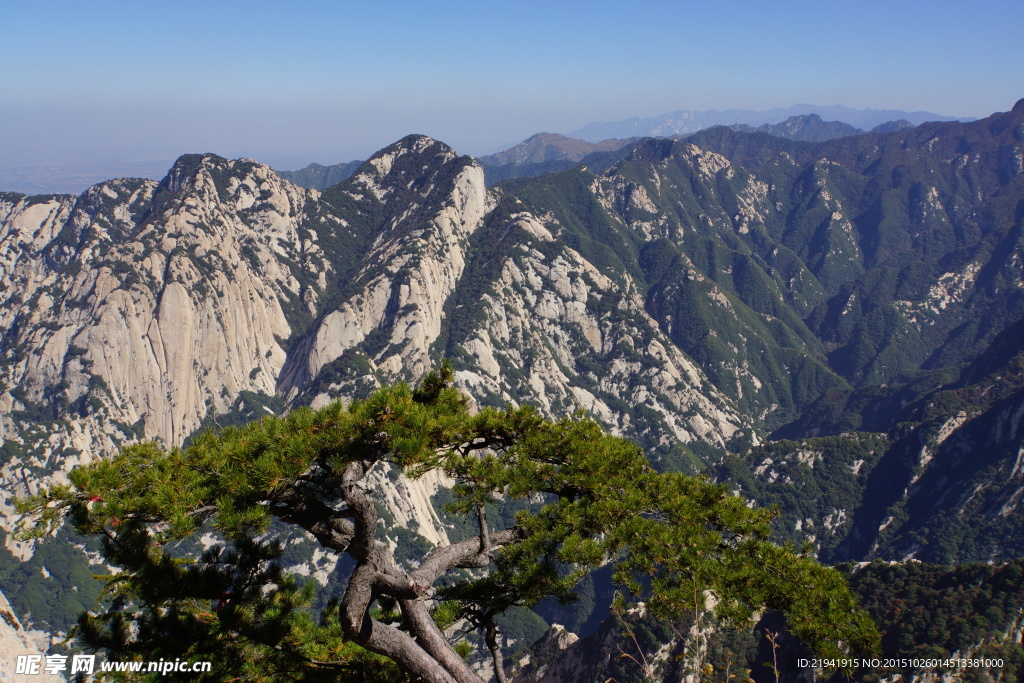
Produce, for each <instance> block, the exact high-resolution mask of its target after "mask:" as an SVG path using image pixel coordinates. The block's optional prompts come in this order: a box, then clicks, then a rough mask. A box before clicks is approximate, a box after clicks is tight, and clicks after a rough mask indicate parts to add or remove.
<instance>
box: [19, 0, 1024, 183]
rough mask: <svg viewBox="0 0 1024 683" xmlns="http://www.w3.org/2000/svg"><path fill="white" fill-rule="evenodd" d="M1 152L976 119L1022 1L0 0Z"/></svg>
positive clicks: (1022, 61) (995, 93) (314, 152)
mask: <svg viewBox="0 0 1024 683" xmlns="http://www.w3.org/2000/svg"><path fill="white" fill-rule="evenodd" d="M3 18H4V24H5V27H6V29H5V32H4V33H5V38H4V41H3V43H2V44H0V67H2V68H0V92H2V93H3V95H2V96H0V117H2V118H0V150H3V151H2V152H0V157H6V158H5V159H4V158H0V162H4V163H7V164H8V165H11V164H12V163H21V162H25V163H29V162H31V163H47V162H51V161H52V162H58V161H68V160H76V159H95V158H103V159H108V160H110V161H111V162H117V161H118V160H122V161H140V160H145V159H172V158H174V157H176V156H177V155H179V154H182V153H185V152H199V151H214V152H218V153H220V154H224V155H226V156H232V157H235V156H251V157H255V158H257V159H259V160H261V161H266V162H268V163H271V164H273V165H276V166H277V167H279V168H289V167H298V166H301V165H304V164H305V163H307V162H309V161H320V162H322V163H335V162H339V161H344V160H349V159H352V158H361V157H365V156H366V155H368V154H370V153H372V152H373V151H374V150H376V149H378V148H380V147H382V146H384V145H386V144H388V143H390V142H392V141H394V140H395V139H397V138H399V137H401V136H403V135H405V134H407V133H410V132H419V133H426V134H428V135H432V136H434V137H437V138H439V139H442V140H444V141H446V142H448V143H449V144H452V145H453V146H455V147H456V149H458V150H459V151H460V152H464V153H484V152H488V151H494V150H496V149H499V148H502V147H505V146H508V145H509V144H512V143H515V142H517V141H519V140H522V139H523V138H525V137H527V136H529V135H531V134H532V133H536V132H540V131H553V132H566V131H569V130H572V129H575V128H578V127H580V126H582V125H584V124H586V123H588V122H590V121H594V120H615V119H620V118H626V117H629V116H653V115H657V114H661V113H665V112H668V111H672V110H677V109H712V108H716V109H725V108H749V109H768V108H772V107H779V106H788V105H791V104H795V103H799V102H809V103H813V104H844V105H847V106H851V107H858V108H863V107H872V108H887V109H888V108H892V109H905V110H928V111H932V112H936V113H940V114H948V115H953V116H975V117H982V116H985V115H987V114H989V113H991V112H993V111H1004V110H1007V109H1009V108H1010V107H1011V106H1012V105H1013V103H1014V101H1016V100H1017V99H1019V98H1021V97H1024V41H1022V40H1021V39H1020V27H1021V26H1024V3H1022V2H1020V1H1019V0H999V1H994V0H978V1H976V2H973V3H971V4H969V5H968V4H965V3H962V2H946V1H944V0H931V1H928V2H924V1H919V0H910V1H905V2H899V1H898V0H892V1H891V2H886V3H883V2H858V3H852V2H836V1H829V0H818V1H817V2H778V1H777V2H774V3H769V2H753V1H746V0H735V1H730V0H719V1H717V2H685V1H681V2H632V3H626V2H587V3H576V2H563V3H557V4H553V5H552V4H549V3H540V2H531V1H523V0H520V1H518V2H498V1H492V2H488V1H486V0H478V1H477V2H431V3H427V2H422V3H415V2H375V3H368V2H359V3H354V2H292V3H288V4H287V5H285V4H284V3H279V2H259V1H253V0H250V1H248V2H232V1H222V2H204V3H200V2H191V1H188V0H186V1H178V2H168V3H155V2H138V1H137V0H136V1H135V2H103V1H102V0H96V1H94V2H87V3H85V2H80V1H77V0H76V1H75V2H56V1H46V0H35V1H33V2H22V1H21V0H4V3H3Z"/></svg>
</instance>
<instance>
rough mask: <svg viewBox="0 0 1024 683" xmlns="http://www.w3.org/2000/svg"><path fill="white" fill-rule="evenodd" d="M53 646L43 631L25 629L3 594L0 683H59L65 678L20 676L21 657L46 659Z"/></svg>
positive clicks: (0, 634) (0, 606) (43, 673)
mask: <svg viewBox="0 0 1024 683" xmlns="http://www.w3.org/2000/svg"><path fill="white" fill-rule="evenodd" d="M49 645H50V637H49V636H48V635H47V634H45V633H43V632H42V631H32V630H29V629H26V628H25V627H24V626H22V624H21V622H20V621H19V620H18V617H16V616H15V615H14V611H13V610H12V609H11V605H10V603H8V602H7V598H5V597H4V594H3V593H0V683H18V682H21V681H27V680H32V681H41V682H45V683H55V682H56V681H63V680H65V678H64V677H63V676H59V675H57V674H50V673H46V672H45V671H42V667H40V670H41V672H40V673H39V674H36V675H33V676H27V675H24V674H18V673H16V666H17V662H18V657H24V656H32V655H34V656H37V657H38V656H42V657H44V659H43V660H41V663H42V664H45V662H46V660H45V656H46V652H47V649H48V648H49Z"/></svg>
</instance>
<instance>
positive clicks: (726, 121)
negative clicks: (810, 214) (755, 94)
mask: <svg viewBox="0 0 1024 683" xmlns="http://www.w3.org/2000/svg"><path fill="white" fill-rule="evenodd" d="M808 114H817V115H818V116H820V117H822V118H823V119H826V120H833V121H841V122H843V123H846V124H849V125H851V126H854V127H855V128H861V129H863V130H871V129H872V128H874V127H876V126H879V125H881V124H884V123H887V122H889V121H896V120H899V119H903V120H906V121H908V122H909V123H911V124H912V125H915V126H916V125H918V124H921V123H924V122H926V121H972V120H973V119H971V118H969V117H968V118H957V117H953V116H943V115H941V114H933V113H932V112H927V111H914V112H908V111H900V110H898V109H852V108H850V107H844V106H842V105H831V106H820V105H813V104H794V105H793V106H792V107H786V108H778V109H768V110H766V111H755V110H752V109H724V110H722V111H719V110H717V109H710V110H708V111H688V110H681V111H673V112H669V113H668V114H662V115H661V116H653V117H650V118H640V117H632V118H628V119H623V120H621V121H610V122H609V121H595V122H593V123H588V124H587V125H585V126H583V127H582V128H578V129H577V130H574V131H571V132H570V133H568V135H569V136H571V137H574V138H580V139H582V140H589V141H594V140H605V139H608V138H632V137H669V136H671V135H685V134H686V133H696V132H697V131H699V130H703V129H704V128H710V127H712V126H731V125H734V124H744V125H748V126H762V125H764V124H766V123H767V124H773V123H781V122H783V121H785V120H786V119H789V118H791V117H793V116H806V115H808Z"/></svg>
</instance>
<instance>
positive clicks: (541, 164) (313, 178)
mask: <svg viewBox="0 0 1024 683" xmlns="http://www.w3.org/2000/svg"><path fill="white" fill-rule="evenodd" d="M730 127H731V128H732V129H733V130H736V131H741V132H744V133H766V134H768V135H771V136H773V137H779V138H786V139H787V140H797V141H801V142H824V141H826V140H833V139H836V138H842V137H849V136H851V135H862V134H864V133H865V132H866V131H864V130H861V129H860V128H856V127H854V126H851V125H850V124H848V123H843V122H842V121H825V120H823V119H822V118H821V117H820V116H819V115H817V114H802V115H799V116H791V117H789V118H788V119H786V120H785V121H782V122H780V123H765V124H762V125H761V126H758V127H756V128H755V127H754V126H750V125H748V124H745V123H736V124H732V125H731V126H730ZM911 127H913V124H912V123H910V122H909V121H907V120H906V119H898V120H894V121H887V122H885V123H883V124H880V125H878V126H876V127H875V128H873V129H872V130H871V132H873V133H885V132H890V131H895V130H902V129H903V128H911ZM688 135H692V133H687V134H673V135H670V136H668V137H671V138H673V139H681V138H684V137H687V136H688ZM642 139H643V138H639V137H637V138H625V139H620V138H611V139H608V140H599V141H597V142H589V141H587V140H581V139H579V138H571V137H568V136H566V135H559V134H558V133H537V134H536V135H532V136H530V137H529V138H527V139H526V140H524V141H522V142H520V143H519V144H517V145H513V146H512V147H509V148H508V149H506V150H504V151H502V152H498V153H496V154H488V155H486V156H481V157H477V161H478V162H480V165H481V166H483V168H484V176H485V178H486V181H487V184H488V185H494V184H496V183H499V182H502V181H503V180H509V179H511V178H524V177H526V178H535V177H537V176H542V175H547V174H548V173H557V172H559V171H565V170H568V169H570V168H572V167H573V166H576V165H577V164H579V163H582V164H583V165H584V166H585V167H587V168H588V169H590V170H591V171H594V172H600V171H602V170H604V169H607V168H610V167H611V166H612V165H613V164H615V163H616V162H618V161H621V160H622V159H624V158H625V157H626V155H627V154H628V153H629V151H630V150H631V149H633V148H634V147H635V146H636V145H637V144H638V143H639V142H640V141H641V140H642ZM361 163H362V162H361V161H350V162H347V163H341V164H334V165H331V166H322V165H320V164H310V165H309V166H306V167H305V168H303V169H300V170H298V171H278V172H277V173H278V175H280V176H281V177H282V178H284V179H285V180H288V181H291V182H293V183H295V184H296V185H301V186H302V187H308V188H311V189H314V190H323V189H326V188H328V187H331V186H332V185H336V184H337V183H339V182H341V181H342V180H344V179H346V178H348V177H349V176H351V175H352V174H353V173H355V172H356V170H357V169H358V168H359V165H360V164H361Z"/></svg>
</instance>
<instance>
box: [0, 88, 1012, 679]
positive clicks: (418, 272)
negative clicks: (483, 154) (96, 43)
mask: <svg viewBox="0 0 1024 683" xmlns="http://www.w3.org/2000/svg"><path fill="white" fill-rule="evenodd" d="M889 116H891V118H889ZM913 122H914V119H913V118H910V117H909V116H908V115H907V114H906V113H905V112H892V113H891V114H887V118H886V120H885V121H881V122H880V123H877V124H875V125H874V126H872V128H875V132H871V133H859V134H854V133H857V131H856V130H854V131H853V133H851V130H850V129H851V128H853V127H854V124H852V123H845V122H838V123H837V122H836V121H834V120H832V121H829V120H825V118H824V115H819V116H811V115H809V114H796V115H794V116H790V117H788V118H784V119H782V120H781V121H779V122H775V123H764V122H762V123H757V124H756V125H755V124H753V123H737V122H735V121H734V122H732V123H730V125H729V126H716V127H712V128H710V129H706V130H703V131H701V132H699V133H697V134H694V135H686V136H685V137H683V134H672V137H668V138H645V139H641V140H628V139H623V138H619V139H618V140H609V141H606V143H601V144H600V145H595V144H594V143H590V142H587V141H581V140H578V139H576V140H574V139H572V138H568V137H565V136H557V135H547V134H545V135H539V136H534V137H533V138H531V139H529V140H527V141H525V142H524V143H522V144H521V145H517V146H515V147H513V148H512V149H510V150H507V151H506V152H503V153H500V154H498V155H491V157H489V158H485V159H481V160H477V159H473V158H472V157H469V156H461V155H459V154H458V153H456V152H455V151H454V150H453V149H451V148H450V147H448V146H447V145H445V144H443V143H441V142H438V141H435V140H432V139H430V138H426V137H423V136H408V137H406V138H403V139H402V140H400V141H398V142H396V143H394V144H392V145H390V146H389V147H387V148H385V149H383V150H381V151H379V152H377V153H376V154H374V155H373V156H372V157H371V158H370V159H369V160H367V161H365V162H362V163H355V162H353V163H350V164H342V165H338V166H335V167H329V166H310V167H307V168H306V169H303V170H302V171H298V172H293V173H290V174H288V173H286V172H282V173H277V172H275V171H273V170H272V169H270V168H269V167H267V166H264V165H261V164H258V163H256V162H254V161H252V160H245V159H243V160H235V161H232V160H228V159H224V158H221V157H218V156H216V155H212V154H204V155H198V154H196V155H186V156H183V157H181V158H180V159H178V161H177V162H176V163H175V164H174V165H173V167H172V168H171V170H170V172H169V173H168V175H167V176H166V177H165V178H164V179H163V180H161V181H159V182H154V181H148V180H139V179H119V180H113V181H108V182H105V183H101V184H99V185H95V186H93V187H91V188H90V189H88V190H87V191H85V192H83V193H82V194H81V195H78V196H71V195H61V196H25V195H22V194H18V193H0V301H2V303H0V438H2V440H3V441H2V442H0V540H2V543H0V591H2V592H3V594H5V595H6V596H7V599H8V600H10V603H11V611H12V612H13V613H14V616H16V617H17V618H18V619H19V620H20V621H21V623H23V624H25V625H27V626H29V625H30V626H33V627H36V628H44V629H46V630H47V631H49V632H51V633H53V632H56V631H66V630H67V629H68V628H70V626H71V625H72V624H73V623H74V619H75V617H76V616H77V615H78V613H79V612H80V611H82V610H85V609H90V608H91V607H92V605H93V604H94V600H95V598H96V597H97V596H98V594H99V590H100V588H99V586H98V584H96V582H94V581H92V579H91V578H90V577H91V576H92V575H93V574H94V573H95V571H96V570H95V568H94V567H92V566H91V565H90V564H89V562H90V557H92V554H94V551H93V549H91V548H89V547H86V548H85V549H84V550H85V551H84V552H80V550H79V549H80V548H81V547H82V546H81V541H80V539H77V538H74V537H72V536H70V535H69V533H68V532H67V530H63V531H61V532H59V533H58V535H57V536H55V537H47V538H45V539H43V540H42V541H40V542H39V543H38V544H36V545H34V546H30V545H27V544H24V543H19V542H16V541H15V540H14V539H13V538H12V537H11V536H10V532H11V531H13V530H14V527H15V522H16V519H17V513H16V512H15V510H14V509H13V507H12V506H11V499H12V498H13V497H14V496H21V495H25V494H27V493H31V492H33V491H35V490H37V487H38V486H40V485H46V484H52V483H55V482H60V481H64V477H65V476H66V474H67V472H68V470H70V469H71V468H72V467H74V466H75V465H78V464H82V463H87V462H89V461H91V460H92V459H94V458H96V457H102V456H104V455H109V454H112V453H114V452H116V451H117V450H118V449H119V448H121V447H122V446H123V445H125V444H127V443H131V442H133V441H136V440H138V439H143V438H158V439H160V440H162V441H163V442H164V443H165V444H170V445H178V444H182V443H184V442H185V441H186V440H187V439H188V438H190V437H191V436H193V435H194V434H195V433H196V432H197V431H198V430H201V429H202V428H204V427H207V426H226V425H230V424H234V423H238V422H240V421H247V420H251V419H253V418H255V417H258V416H262V415H264V414H267V413H281V412H283V411H286V410H289V409H292V408H295V407H298V406H303V405H312V406H321V405H324V404H325V403H326V402H327V401H329V400H331V399H334V398H339V397H340V398H345V399H356V398H360V397H364V396H366V395H368V394H369V393H370V392H371V391H373V390H374V389H375V388H376V387H378V386H381V385H386V384H392V383H394V382H397V381H401V380H404V381H410V382H416V381H417V380H419V379H420V378H421V377H422V376H423V375H424V373H425V372H426V371H427V370H428V369H429V368H431V367H435V366H436V365H437V364H438V363H439V362H440V361H441V360H442V359H449V360H450V361H451V363H452V365H453V368H454V370H455V373H456V382H457V385H458V386H459V387H460V388H461V389H462V390H463V391H465V392H466V394H467V395H468V396H470V397H472V399H473V400H474V401H475V402H476V404H477V405H496V406H497V405H504V404H506V403H508V402H510V401H515V402H517V403H519V404H524V403H525V404H531V405H534V406H536V407H537V409H538V410H539V411H540V412H542V413H543V414H545V415H549V416H555V417H557V416H567V415H572V414H574V413H575V412H576V411H579V410H584V411H587V412H588V413H589V414H590V415H592V416H593V417H594V418H595V419H597V420H599V421H600V422H601V423H602V424H603V425H604V426H605V427H606V428H607V429H609V430H611V431H613V432H615V433H618V434H622V435H625V436H627V437H629V438H632V439H633V440H635V441H636V442H637V443H638V444H640V445H641V446H642V447H643V448H644V449H645V450H646V452H647V453H648V454H649V457H650V459H651V462H652V464H653V465H654V466H656V467H658V468H659V469H662V470H670V471H680V470H681V471H696V470H702V471H704V472H706V473H707V474H708V476H709V477H713V478H716V479H718V480H720V481H723V482H725V483H726V484H727V485H728V487H729V489H730V490H739V491H742V492H743V493H744V494H745V495H746V496H748V497H749V498H750V499H752V500H754V501H757V502H758V503H761V504H777V505H778V506H779V517H778V519H777V521H776V525H775V527H774V528H775V530H776V533H777V537H778V538H779V539H780V540H791V541H793V542H795V543H797V544H803V543H804V542H805V541H806V542H808V543H810V544H812V546H813V548H814V550H815V552H816V553H817V554H818V556H819V557H820V558H822V559H824V560H828V561H835V562H839V561H849V562H862V561H865V562H866V561H870V560H874V559H880V560H885V561H887V562H888V561H892V562H902V561H904V560H906V559H908V558H914V559H918V560H922V561H924V562H934V563H937V564H943V565H952V564H960V563H965V562H979V563H988V562H997V563H1002V562H1008V561H1010V560H1014V559H1016V558H1021V557H1024V533H1022V531H1021V530H1022V529H1024V342H1022V340H1024V285H1022V282H1024V100H1022V101H1020V102H1018V103H1017V105H1016V106H1015V107H1014V108H1013V110H1012V111H1010V112H1004V113H997V114H993V115H992V116H990V117H988V118H986V119H984V120H980V121H975V122H969V123H961V122H936V123H926V124H920V125H917V126H910V124H912V123H913ZM868 123H870V122H868ZM865 125H868V124H865ZM815 136H828V137H829V138H831V139H828V140H826V141H824V142H812V141H806V140H809V139H812V138H814V137H815ZM788 138H793V139H788ZM801 139H803V140H805V141H800V140H801ZM581 155H582V156H581ZM488 162H494V163H496V164H497V165H494V166H490V165H486V164H487V163H488ZM558 164H563V165H565V164H568V166H567V167H565V170H561V171H560V172H557V173H553V172H551V170H553V169H555V166H556V165H558ZM542 168H547V169H548V171H546V172H545V174H544V175H539V176H538V177H512V176H509V178H508V179H507V180H505V181H503V182H500V183H498V184H497V185H492V186H490V187H488V186H487V183H485V178H488V177H489V176H488V173H492V172H494V169H505V170H504V171H503V172H505V173H511V172H512V171H515V172H517V173H519V174H520V175H527V174H526V173H525V171H526V170H531V171H539V170H540V169H542ZM353 170H354V172H353ZM520 172H521V173H520ZM533 175H538V174H533ZM289 176H290V177H292V178H295V179H296V180H295V181H294V182H287V181H286V180H285V178H287V177H289ZM343 176H344V177H343ZM342 177H343V179H341V180H340V181H339V180H337V179H338V178H342ZM489 179H490V180H493V179H494V176H490V177H489ZM300 181H301V182H309V183H313V184H316V183H320V184H325V183H331V184H330V185H327V186H326V187H325V189H322V191H313V190H310V189H303V188H302V187H298V186H297V185H296V184H295V183H298V182H300ZM388 476H389V475H388V473H386V472H380V477H381V482H382V483H381V490H382V491H385V492H389V493H388V495H387V496H385V497H383V498H382V499H381V501H380V504H381V506H382V509H386V510H387V511H388V514H389V518H393V523H391V524H392V527H389V529H388V532H389V533H397V532H395V529H398V528H402V530H403V531H402V533H408V534H413V535H419V536H422V538H423V542H424V543H433V544H437V545H441V544H444V543H447V542H448V541H449V540H450V539H449V536H448V534H449V532H450V531H451V530H452V528H453V527H451V526H450V525H449V524H448V522H447V521H446V519H447V518H445V517H444V511H443V505H442V503H443V502H444V492H443V491H442V490H441V489H442V488H443V482H441V481H433V480H427V479H426V478H422V479H418V480H409V481H407V480H404V479H403V480H390V479H388ZM388 481H390V482H391V483H393V484H394V487H391V484H388V483H387V482H388ZM400 487H404V488H400ZM392 494H393V495H392ZM288 548H289V557H294V558H297V559H295V560H294V561H295V563H296V565H300V564H301V565H302V566H303V567H305V568H306V569H307V570H308V571H307V573H306V575H307V576H310V577H313V578H314V579H315V580H317V581H323V582H326V581H329V580H340V579H339V577H341V576H342V574H343V570H344V567H343V566H338V565H337V564H336V561H337V560H336V557H335V556H333V555H324V554H323V553H320V552H318V551H319V548H318V546H316V545H315V543H314V542H313V541H311V540H309V539H306V538H303V539H296V540H295V543H293V544H291V543H290V544H289V546H288ZM885 566H886V567H888V565H885ZM879 567H881V565H879ZM877 571H881V569H878V570H877ZM922 571H923V570H922ZM929 571H930V570H929ZM944 571H945V570H944ZM993 571H994V569H993ZM329 577H334V578H329ZM925 578H927V577H925ZM923 580H924V579H922V581H923ZM936 580H937V579H936ZM972 580H973V579H972ZM980 580H981V579H979V581H980ZM928 581H931V579H928ZM965 581H966V579H965ZM1009 583H1010V585H1011V587H1012V586H1019V580H1018V582H1017V583H1016V584H1013V583H1012V582H1009ZM600 588H601V586H599V585H598V586H596V587H594V591H595V592H594V595H596V596H597V597H595V598H594V599H592V600H590V601H589V602H587V601H585V600H581V601H580V606H579V607H578V610H579V613H578V619H577V620H576V621H577V622H578V624H583V623H587V622H590V621H600V609H601V605H600V604H599V603H600V600H599V599H598V598H600ZM869 588H870V586H868V587H867V588H865V589H864V590H865V592H868V590H869ZM1014 590H1016V593H1015V594H1019V589H1014ZM602 599H603V598H602ZM900 599H901V600H902V599H903V598H900ZM915 599H917V598H915ZM921 599H923V598H921ZM878 600H879V601H881V598H878ZM907 601H908V602H907V613H908V614H909V613H911V612H913V611H914V610H918V611H923V610H925V609H926V605H925V603H923V602H921V603H912V602H911V598H909V597H908V598H907ZM951 601H952V599H951ZM890 602H891V600H890ZM603 604H604V606H607V601H605V602H604V603H603ZM977 604H978V606H977V607H972V608H971V609H972V610H973V615H975V616H977V617H978V623H977V624H975V626H977V628H976V629H975V630H974V631H971V632H970V633H969V634H967V635H964V636H963V639H964V642H965V643H966V645H965V646H964V647H965V648H966V647H967V646H974V645H977V644H979V643H982V642H986V643H990V644H991V643H992V642H995V641H998V642H1002V640H1007V641H1008V642H1010V641H1012V643H1019V642H1020V631H1019V629H1020V621H1019V614H1020V612H1019V608H1018V607H1017V606H1013V609H1009V608H1007V609H1005V610H1003V609H1002V608H1000V609H999V610H996V609H994V608H993V609H990V606H991V605H992V604H993V603H992V601H991V600H988V601H987V602H984V601H982V602H979V603H977ZM1014 605H1016V603H1014ZM584 606H585V607H584ZM552 609H554V608H552ZM595 615H596V616H595ZM545 619H546V621H547V623H545V624H542V627H546V626H547V625H549V624H551V623H554V622H555V621H556V620H561V621H558V622H557V623H561V624H569V623H570V622H568V621H566V620H564V618H563V616H561V615H557V614H549V616H548V617H545ZM972 623H973V622H972ZM972 628H974V626H972ZM581 633H582V630H581ZM1007 634H1010V635H1012V636H1013V637H1010V635H1007ZM1014 634H1015V635H1014ZM669 635H670V636H671V634H669ZM916 637H917V636H915V638H916ZM1000 639H1002V640H1000ZM524 642H530V641H529V640H528V639H526V637H525V636H524ZM946 642H947V640H946V639H942V638H940V636H937V635H934V634H930V633H926V634H924V635H922V636H920V638H918V639H917V640H915V641H913V642H910V641H908V644H906V645H902V644H901V646H902V647H903V650H902V651H900V650H893V651H892V652H891V653H890V654H892V655H893V656H896V655H897V654H899V653H900V652H903V653H906V652H908V651H909V645H914V646H921V647H925V646H935V647H940V646H941V647H947V645H945V644H944V643H946ZM948 642H952V641H948ZM1012 643H1011V644H1012ZM658 647H660V645H659V646H658ZM658 647H656V648H654V651H660V650H659V649H658ZM894 647H895V646H894ZM958 647H959V646H958ZM612 651H614V648H612ZM944 651H951V650H944ZM964 651H966V650H964ZM509 654H512V653H511V652H510V653H509ZM887 656H888V655H887ZM1015 661H1019V660H1015ZM1014 666H1017V665H1016V664H1015V665H1014ZM1007 671H1009V667H1008V668H1007ZM1014 671H1015V672H1016V671H1018V669H1014ZM602 675H603V676H605V677H607V675H609V674H606V673H603V674H602ZM1014 675H1017V673H1014ZM563 680H564V679H563ZM598 680H605V678H599V679H598ZM617 680H626V679H624V678H617ZM665 680H667V679H665ZM672 680H679V677H678V676H676V677H675V678H673V679H672ZM788 680H793V679H792V678H791V679H788ZM918 680H923V679H918Z"/></svg>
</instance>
